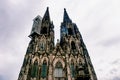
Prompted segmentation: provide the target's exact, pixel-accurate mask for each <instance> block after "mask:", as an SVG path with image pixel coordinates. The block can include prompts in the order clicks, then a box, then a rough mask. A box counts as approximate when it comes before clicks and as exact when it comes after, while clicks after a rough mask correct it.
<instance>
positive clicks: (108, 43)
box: [99, 36, 120, 47]
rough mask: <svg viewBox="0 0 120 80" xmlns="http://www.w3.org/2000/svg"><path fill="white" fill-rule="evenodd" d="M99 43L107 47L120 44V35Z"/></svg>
mask: <svg viewBox="0 0 120 80" xmlns="http://www.w3.org/2000/svg"><path fill="white" fill-rule="evenodd" d="M99 44H101V45H103V46H106V47H107V46H113V45H116V44H120V36H116V37H112V38H110V39H107V40H104V41H102V42H101V43H99Z"/></svg>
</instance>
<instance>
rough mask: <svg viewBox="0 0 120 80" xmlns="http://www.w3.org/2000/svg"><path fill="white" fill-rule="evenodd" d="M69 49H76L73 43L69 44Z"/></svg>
mask: <svg viewBox="0 0 120 80" xmlns="http://www.w3.org/2000/svg"><path fill="white" fill-rule="evenodd" d="M71 49H73V50H74V49H76V46H75V43H74V42H73V41H72V42H71Z"/></svg>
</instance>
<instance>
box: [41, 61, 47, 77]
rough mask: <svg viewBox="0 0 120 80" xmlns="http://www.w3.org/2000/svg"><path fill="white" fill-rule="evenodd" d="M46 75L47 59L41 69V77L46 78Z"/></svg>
mask: <svg viewBox="0 0 120 80" xmlns="http://www.w3.org/2000/svg"><path fill="white" fill-rule="evenodd" d="M46 76H47V61H46V60H44V61H43V64H42V69H41V77H42V78H46Z"/></svg>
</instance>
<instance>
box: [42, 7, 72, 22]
mask: <svg viewBox="0 0 120 80" xmlns="http://www.w3.org/2000/svg"><path fill="white" fill-rule="evenodd" d="M43 20H49V21H50V15H49V7H47V10H46V12H45V14H44V16H43ZM63 22H72V21H71V19H70V18H69V16H68V13H67V11H66V9H65V8H64V15H63Z"/></svg>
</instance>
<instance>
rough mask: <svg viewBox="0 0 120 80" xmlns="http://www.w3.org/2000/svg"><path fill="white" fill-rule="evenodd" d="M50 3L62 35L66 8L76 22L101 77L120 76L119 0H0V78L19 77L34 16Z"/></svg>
mask: <svg viewBox="0 0 120 80" xmlns="http://www.w3.org/2000/svg"><path fill="white" fill-rule="evenodd" d="M47 6H49V11H50V17H51V20H53V23H54V25H55V41H56V40H57V39H58V38H59V29H60V24H61V22H62V20H63V11H64V8H66V10H67V12H68V14H69V17H70V18H71V19H72V21H73V22H74V23H76V24H77V26H78V28H79V31H80V32H81V34H82V36H83V40H84V42H85V44H86V46H87V49H88V51H89V55H90V57H91V60H92V63H93V66H94V68H95V71H96V74H97V77H98V80H120V0H0V80H17V78H18V74H19V72H20V68H21V66H22V63H23V59H24V55H25V53H26V49H27V46H28V43H29V41H30V38H28V35H29V34H30V31H31V28H32V23H33V21H32V20H33V19H34V18H35V17H36V16H37V15H40V16H41V17H43V15H44V13H45V10H46V7H47Z"/></svg>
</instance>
